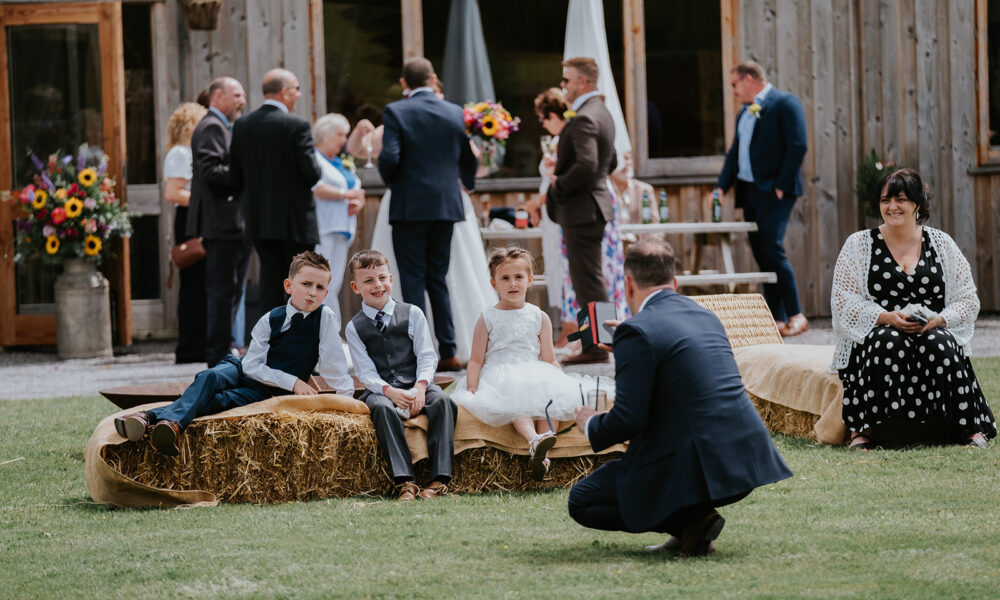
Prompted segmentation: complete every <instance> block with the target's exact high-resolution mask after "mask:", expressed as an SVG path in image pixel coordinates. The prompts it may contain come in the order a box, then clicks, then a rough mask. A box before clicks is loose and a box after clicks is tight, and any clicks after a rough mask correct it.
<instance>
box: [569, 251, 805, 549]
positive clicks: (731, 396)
mask: <svg viewBox="0 0 1000 600" xmlns="http://www.w3.org/2000/svg"><path fill="white" fill-rule="evenodd" d="M676 289H677V282H676V280H675V279H674V255H673V249H672V248H671V247H670V245H669V244H666V243H664V242H661V241H657V240H645V241H641V242H639V243H638V244H635V245H634V246H632V247H631V248H629V250H628V253H627V254H626V256H625V295H626V299H627V300H628V305H629V308H630V309H631V310H632V314H633V315H634V316H633V317H632V318H631V319H629V320H627V321H624V322H622V323H621V324H620V325H618V327H617V330H616V331H615V336H614V341H613V351H614V355H615V375H616V379H615V380H616V382H617V388H616V391H615V404H614V406H613V407H612V408H611V410H610V411H606V412H595V411H594V410H593V409H591V408H589V407H580V408H578V409H577V421H576V422H577V425H578V426H579V427H580V428H581V429H582V430H583V431H584V432H585V434H586V435H587V439H588V440H590V445H591V446H592V447H593V449H594V451H595V452H599V451H601V450H604V449H605V448H608V447H609V446H612V445H614V444H618V443H622V442H625V441H627V442H629V446H628V450H627V451H626V453H625V456H624V457H623V458H621V459H620V460H615V461H611V462H609V463H606V464H605V465H603V466H601V467H600V468H599V469H597V470H596V471H594V472H593V473H592V474H590V475H589V476H588V477H586V478H585V479H583V480H582V481H581V482H580V483H578V484H577V485H575V486H574V487H573V489H572V491H571V492H570V495H569V514H570V516H571V517H573V519H574V520H576V521H577V522H578V523H580V524H581V525H583V526H584V527H591V528H594V529H604V530H608V531H628V532H632V533H641V532H645V531H656V532H659V533H668V534H670V535H672V536H673V537H672V538H670V539H669V540H668V541H667V542H666V543H664V544H663V545H661V546H652V547H650V548H649V549H650V550H654V549H668V548H675V549H679V550H680V552H681V554H682V555H683V556H702V555H704V554H706V553H707V552H708V551H709V548H710V546H711V545H712V541H713V540H714V539H715V538H717V537H718V535H719V532H721V531H722V527H723V525H724V524H725V520H724V519H723V518H722V517H721V516H720V515H719V513H718V512H716V510H715V508H716V507H719V506H724V505H726V504H731V503H733V502H736V501H738V500H741V499H743V498H744V497H746V496H747V495H748V494H749V493H750V492H751V491H753V489H754V488H756V487H759V486H762V485H766V484H768V483H772V482H775V481H779V480H781V479H785V478H786V477H791V475H792V473H791V471H789V469H788V467H787V466H786V465H785V462H784V461H783V460H782V458H781V455H780V454H778V451H777V449H776V448H775V447H774V444H773V443H772V442H771V438H770V436H769V435H768V433H767V429H766V428H765V427H764V423H763V421H761V419H760V416H758V414H757V411H756V409H754V407H753V405H752V404H751V403H750V399H749V398H748V397H747V394H746V391H745V390H744V389H743V381H742V379H740V373H739V371H738V370H737V368H736V361H735V359H734V358H733V352H732V348H731V347H730V345H729V339H728V338H727V337H726V332H725V330H724V329H723V327H722V323H720V322H719V319H718V318H717V317H716V316H715V315H714V314H712V313H711V312H710V311H708V310H706V309H704V308H702V307H701V306H699V305H698V304H696V303H695V302H694V301H693V300H691V299H690V298H687V297H685V296H682V295H680V294H677V293H676Z"/></svg>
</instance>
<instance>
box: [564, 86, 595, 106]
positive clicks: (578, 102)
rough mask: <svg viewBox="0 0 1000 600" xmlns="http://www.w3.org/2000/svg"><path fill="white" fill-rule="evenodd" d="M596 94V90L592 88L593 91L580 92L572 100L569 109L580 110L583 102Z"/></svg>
mask: <svg viewBox="0 0 1000 600" xmlns="http://www.w3.org/2000/svg"><path fill="white" fill-rule="evenodd" d="M596 95H597V90H594V91H593V92H587V93H586V94H582V95H581V96H580V97H579V98H577V99H576V100H574V101H573V105H572V106H570V107H569V108H570V110H572V111H577V110H580V107H581V106H583V103H584V102H586V101H587V100H590V99H591V98H593V97H594V96H596Z"/></svg>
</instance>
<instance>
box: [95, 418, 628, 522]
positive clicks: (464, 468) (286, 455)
mask: <svg viewBox="0 0 1000 600" xmlns="http://www.w3.org/2000/svg"><path fill="white" fill-rule="evenodd" d="M617 456H620V453H615V454H613V455H595V456H581V457H575V458H554V459H552V463H553V464H552V470H551V472H550V475H549V476H548V477H547V478H546V480H545V481H544V482H536V481H533V480H532V479H531V478H530V477H529V476H528V475H527V461H528V459H527V457H525V456H513V455H511V454H509V453H507V452H504V451H502V450H498V449H496V448H491V447H481V448H473V449H470V450H467V451H465V452H462V453H461V454H459V455H458V456H456V457H455V460H454V462H453V465H452V468H453V474H454V477H453V479H452V483H451V490H452V491H454V492H459V493H476V492H484V491H526V490H537V489H544V488H550V487H567V486H570V485H572V484H573V483H575V482H576V481H578V480H579V479H580V478H582V477H583V476H585V475H586V474H588V473H589V472H591V471H592V470H593V469H594V468H596V467H597V466H598V465H600V464H603V463H604V462H607V461H608V460H610V459H611V458H615V457H617ZM104 459H105V460H106V461H107V462H108V463H109V464H110V465H111V466H112V467H113V468H115V469H117V470H118V471H120V472H121V473H122V474H123V475H125V476H126V477H129V478H132V479H134V480H136V481H138V482H140V483H143V484H146V485H150V486H154V487H159V488H166V489H186V490H205V491H209V492H212V493H213V494H215V495H216V496H217V497H218V499H219V500H220V501H222V502H251V503H260V504H266V503H278V502H291V501H300V500H309V499H314V498H327V497H339V498H344V497H348V496H358V495H380V494H388V493H390V492H391V491H392V478H391V476H390V475H389V472H388V469H387V466H386V462H385V461H384V460H383V459H382V457H381V456H380V453H379V449H378V441H377V439H376V437H375V429H374V427H373V426H372V424H371V420H370V418H369V417H368V416H367V415H357V414H350V413H266V414H260V415H251V416H241V417H236V418H231V419H213V420H207V421H195V422H194V423H192V424H191V425H190V426H189V427H188V428H187V430H186V431H185V433H184V435H183V436H182V438H181V455H180V456H179V457H176V458H173V457H168V456H163V455H161V454H160V453H158V452H157V451H156V450H155V449H154V448H153V447H152V446H151V445H150V443H149V441H148V439H143V440H141V441H139V442H125V443H122V444H120V445H112V446H107V447H105V449H104ZM427 462H428V461H426V460H422V461H420V462H419V463H417V465H416V468H415V472H416V476H417V481H418V483H422V484H427V483H428V479H429V476H428V469H429V467H428V465H427Z"/></svg>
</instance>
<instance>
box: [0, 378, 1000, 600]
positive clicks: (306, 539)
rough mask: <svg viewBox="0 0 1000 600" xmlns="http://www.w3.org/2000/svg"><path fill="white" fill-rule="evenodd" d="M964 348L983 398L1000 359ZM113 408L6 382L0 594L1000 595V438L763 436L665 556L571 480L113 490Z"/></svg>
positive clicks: (995, 394) (1, 418)
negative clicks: (757, 449) (86, 450)
mask: <svg viewBox="0 0 1000 600" xmlns="http://www.w3.org/2000/svg"><path fill="white" fill-rule="evenodd" d="M975 366H976V371H977V374H978V376H979V380H980V382H981V383H982V384H983V387H984V390H985V393H986V396H987V398H988V399H990V401H991V404H992V406H993V410H994V413H997V412H998V410H997V409H998V408H1000V402H998V398H1000V358H988V359H976V360H975ZM113 408H114V407H113V406H112V405H111V404H110V403H109V402H108V401H106V400H104V399H103V398H100V397H80V398H65V399H51V400H44V401H7V400H4V401H0V463H3V464H0V598H76V597H91V598H142V597H170V598H173V597H179V598H184V597H224V598H227V597H232V598H247V597H252V598H272V597H314V598H332V597H342V598H435V599H442V598H538V599H560V600H561V599H567V600H568V599H571V598H572V599H575V598H615V599H617V600H624V599H630V598H667V597H671V598H727V597H764V598H838V599H842V598H866V599H867V598H880V599H881V598H997V597H1000V524H998V522H997V521H998V517H1000V451H998V447H1000V443H993V444H991V446H990V448H989V449H988V450H986V451H981V450H974V449H968V448H963V447H927V448H916V449H907V450H891V451H890V450H886V451H877V452H872V453H860V452H851V451H847V450H845V449H843V448H830V447H825V446H820V445H817V444H812V443H809V442H806V441H803V440H798V439H792V438H786V437H783V436H776V443H777V445H778V448H779V449H780V451H781V453H782V454H783V455H784V457H785V459H786V460H787V461H788V464H789V465H790V466H791V468H792V470H793V471H794V472H795V477H794V478H792V479H790V480H787V481H783V482H781V483H778V484H775V485H772V486H768V487H766V488H762V489H759V490H757V491H755V492H754V493H753V494H751V496H750V497H749V498H747V499H746V500H744V501H742V502H740V503H738V504H736V505H734V506H731V507H727V508H725V509H723V514H724V516H725V517H726V519H727V525H726V528H725V530H724V531H723V533H722V536H721V537H720V538H719V541H718V552H716V553H714V554H712V555H710V556H709V557H708V558H705V559H694V560H676V559H672V558H669V557H665V556H663V555H656V556H652V555H649V554H646V553H644V552H643V551H642V550H641V548H642V546H643V545H644V544H653V543H658V542H660V541H662V540H663V538H662V537H661V536H657V535H654V534H643V535H629V534H624V533H608V532H600V531H592V530H587V529H584V528H582V527H580V526H578V525H577V524H576V523H574V522H573V521H572V520H571V519H570V518H569V516H568V514H567V512H566V495H567V492H566V491H565V490H556V491H551V492H547V493H539V494H485V495H479V496H448V497H445V498H442V499H439V500H435V501H433V502H416V503H412V504H409V505H403V506H400V505H397V504H396V503H394V502H391V501H388V500H386V499H383V498H355V499H346V500H318V501H314V502H306V503H297V504H284V505H268V506H256V505H222V506H218V507H215V508H199V509H190V510H184V509H177V510H120V509H110V508H107V507H105V506H100V505H96V504H93V503H91V501H90V497H89V495H88V494H87V490H86V486H85V485H84V478H83V446H84V444H85V443H86V441H87V439H88V437H89V436H90V433H91V432H92V430H93V428H94V427H95V426H96V424H97V422H98V421H99V420H100V419H101V418H102V417H104V416H105V415H106V414H108V413H110V412H112V410H113ZM18 459H20V460H18ZM5 461H7V462H5ZM9 461H12V462H9Z"/></svg>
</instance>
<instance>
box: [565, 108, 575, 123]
mask: <svg viewBox="0 0 1000 600" xmlns="http://www.w3.org/2000/svg"><path fill="white" fill-rule="evenodd" d="M575 116H576V111H575V110H564V111H563V119H566V120H567V121H569V120H570V119H572V118H573V117H575Z"/></svg>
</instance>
